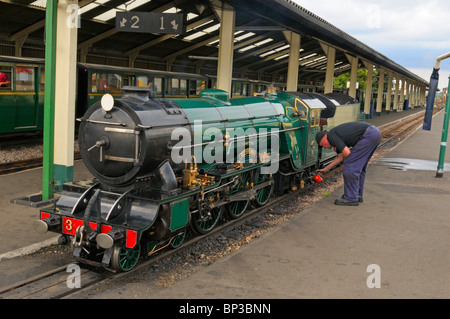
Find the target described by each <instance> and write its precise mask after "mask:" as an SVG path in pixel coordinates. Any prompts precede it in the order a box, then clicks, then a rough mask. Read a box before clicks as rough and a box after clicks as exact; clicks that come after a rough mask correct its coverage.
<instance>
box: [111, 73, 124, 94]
mask: <svg viewBox="0 0 450 319" xmlns="http://www.w3.org/2000/svg"><path fill="white" fill-rule="evenodd" d="M108 92H110V93H120V92H122V76H121V75H119V74H108Z"/></svg>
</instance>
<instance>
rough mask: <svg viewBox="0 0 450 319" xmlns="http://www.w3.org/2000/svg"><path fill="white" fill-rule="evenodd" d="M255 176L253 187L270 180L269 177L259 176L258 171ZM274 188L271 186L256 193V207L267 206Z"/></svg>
mask: <svg viewBox="0 0 450 319" xmlns="http://www.w3.org/2000/svg"><path fill="white" fill-rule="evenodd" d="M256 175H257V176H256V178H255V185H258V184H261V183H264V182H267V181H269V180H270V179H271V177H270V175H263V174H261V172H260V171H258V173H257V174H256ZM274 186H275V184H271V185H268V186H266V187H264V188H261V189H258V190H257V191H256V198H255V201H254V203H255V204H256V206H258V207H262V206H264V205H266V204H267V202H268V201H269V199H270V196H272V193H273V189H274Z"/></svg>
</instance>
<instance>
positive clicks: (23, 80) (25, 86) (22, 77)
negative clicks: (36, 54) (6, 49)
mask: <svg viewBox="0 0 450 319" xmlns="http://www.w3.org/2000/svg"><path fill="white" fill-rule="evenodd" d="M16 90H17V91H34V69H32V68H25V67H17V68H16Z"/></svg>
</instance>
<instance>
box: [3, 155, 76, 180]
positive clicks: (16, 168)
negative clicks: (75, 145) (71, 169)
mask: <svg viewBox="0 0 450 319" xmlns="http://www.w3.org/2000/svg"><path fill="white" fill-rule="evenodd" d="M74 159H75V160H79V159H81V155H80V152H76V153H75V154H74ZM42 162H43V159H42V157H39V158H31V159H26V160H22V161H16V162H8V163H0V175H6V174H11V173H16V172H21V171H24V170H27V169H31V168H36V167H41V166H42Z"/></svg>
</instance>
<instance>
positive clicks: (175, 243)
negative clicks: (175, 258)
mask: <svg viewBox="0 0 450 319" xmlns="http://www.w3.org/2000/svg"><path fill="white" fill-rule="evenodd" d="M185 238H186V229H183V231H182V232H181V233H179V234H178V235H176V236H175V237H174V238H173V239H172V241H171V242H170V248H172V249H177V248H178V247H180V246H181V245H182V244H183V242H184V239H185Z"/></svg>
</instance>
